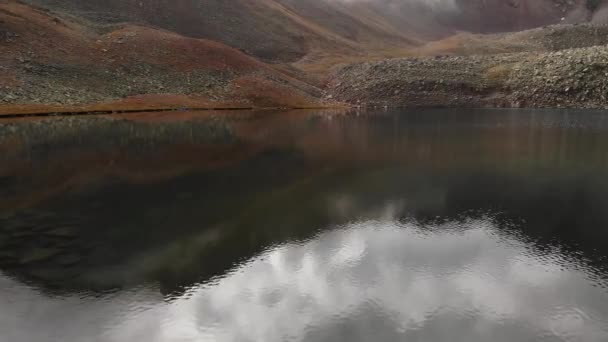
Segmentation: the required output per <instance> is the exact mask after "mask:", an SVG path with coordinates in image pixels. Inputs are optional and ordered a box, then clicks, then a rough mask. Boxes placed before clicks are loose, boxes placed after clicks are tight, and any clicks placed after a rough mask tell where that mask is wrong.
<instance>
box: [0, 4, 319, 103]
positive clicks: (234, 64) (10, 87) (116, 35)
mask: <svg viewBox="0 0 608 342" xmlns="http://www.w3.org/2000/svg"><path fill="white" fill-rule="evenodd" d="M0 50H1V51H2V53H1V54H0V90H1V91H0V104H4V105H9V104H12V105H16V104H57V105H80V104H87V103H99V102H108V101H114V100H120V99H125V98H134V97H135V98H136V97H138V96H140V97H141V96H142V95H159V94H161V95H162V96H163V97H165V98H167V97H169V98H170V97H172V96H180V98H179V99H176V100H175V101H173V102H183V100H184V99H183V97H184V96H191V97H192V98H193V99H194V100H195V101H194V102H195V106H199V107H206V106H215V105H225V106H237V107H241V106H244V107H249V106H262V107H267V106H270V107H272V106H311V105H315V104H317V103H318V101H317V98H318V97H319V94H320V92H319V89H318V88H316V87H315V86H311V85H309V84H307V83H304V82H302V81H299V80H297V79H295V78H293V77H291V76H289V75H287V74H286V73H284V72H281V71H279V70H277V69H275V68H273V67H272V66H269V65H267V64H265V63H263V62H260V61H258V60H256V59H254V58H252V57H251V56H248V55H246V54H244V53H243V52H241V51H239V50H236V49H233V48H231V47H228V46H226V45H224V44H221V43H217V42H213V41H209V40H204V39H194V38H186V37H183V36H181V35H178V34H176V33H173V32H169V31H165V30H159V29H154V28H150V27H144V26H138V25H121V26H117V27H113V29H112V30H111V31H108V32H106V33H99V32H98V31H97V30H95V29H93V28H91V27H89V26H86V25H83V24H82V23H80V22H78V21H75V20H70V18H68V17H58V16H56V15H54V14H53V13H51V12H47V11H43V10H40V9H36V8H32V7H30V6H27V5H23V4H19V3H17V2H15V1H8V2H4V3H0ZM150 101H151V102H154V101H155V100H154V99H153V98H152V99H151V98H149V97H148V98H145V99H144V100H142V102H150ZM157 102H158V101H157ZM161 102H162V101H161ZM169 102H171V101H169Z"/></svg>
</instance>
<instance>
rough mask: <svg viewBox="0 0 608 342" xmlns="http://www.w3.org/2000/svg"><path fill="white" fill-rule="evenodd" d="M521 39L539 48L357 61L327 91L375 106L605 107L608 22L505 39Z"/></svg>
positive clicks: (607, 66)
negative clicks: (599, 25) (491, 52)
mask: <svg viewBox="0 0 608 342" xmlns="http://www.w3.org/2000/svg"><path fill="white" fill-rule="evenodd" d="M581 32H584V33H581ZM517 37H519V38H522V37H527V38H528V39H532V38H535V39H539V41H536V43H535V44H534V45H533V46H535V47H538V48H539V49H540V50H541V51H540V52H534V51H526V52H520V53H500V54H485V55H471V56H448V55H438V56H433V57H421V58H402V59H392V60H385V61H380V62H368V63H360V64H355V65H351V66H347V67H345V68H343V69H341V70H340V71H339V72H338V73H337V75H336V76H335V78H334V79H333V80H332V82H330V85H329V93H331V94H332V95H329V96H330V97H332V98H336V99H338V100H341V101H346V102H348V103H352V104H356V105H372V106H393V105H398V106H461V107H462V106H466V107H480V106H491V107H570V108H608V101H607V96H608V46H607V45H605V44H608V27H596V26H592V25H579V26H563V27H548V28H545V29H542V30H535V31H530V32H524V33H517V34H515V37H513V36H512V35H509V36H508V37H503V38H504V39H506V40H508V41H514V40H516V38H517ZM495 39H496V37H492V38H491V39H489V40H488V41H486V44H487V46H491V44H492V42H493V41H495ZM573 39H574V40H575V41H571V40H573ZM527 44H531V43H530V42H529V41H526V40H525V39H522V40H521V41H520V45H518V46H520V47H525V46H527ZM600 44H601V45H600ZM569 46H574V47H578V48H565V47H569ZM579 46H580V47H579ZM523 50H524V51H525V50H526V49H525V48H524V49H523Z"/></svg>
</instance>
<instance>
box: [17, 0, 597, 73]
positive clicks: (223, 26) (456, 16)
mask: <svg viewBox="0 0 608 342" xmlns="http://www.w3.org/2000/svg"><path fill="white" fill-rule="evenodd" d="M27 1H28V2H29V3H32V4H35V5H38V6H42V7H44V8H49V9H52V10H55V11H60V12H63V13H69V14H72V15H75V16H78V17H82V18H85V19H87V20H89V21H92V22H96V23H98V24H100V25H102V26H107V25H108V24H114V23H122V22H134V21H135V22H139V23H144V24H149V25H153V26H156V27H159V28H163V29H167V30H171V31H174V32H177V33H179V34H182V35H185V36H189V37H194V38H205V39H210V40H214V41H219V42H222V43H224V44H227V45H229V46H232V47H235V48H238V49H241V50H243V51H246V52H247V53H248V54H251V55H253V56H255V57H257V58H261V59H263V60H265V61H273V62H276V61H280V62H294V61H296V60H299V59H301V58H302V57H304V56H307V55H310V54H313V55H317V54H321V55H326V54H340V55H358V54H362V53H363V54H369V53H371V54H382V50H394V49H395V48H404V47H405V48H407V47H411V46H413V45H417V44H418V43H420V42H423V41H428V40H429V39H438V38H442V37H446V36H449V35H451V34H453V33H455V32H458V31H469V32H478V33H488V32H500V31H517V30H523V29H528V28H533V27H538V26H542V25H547V24H552V23H557V22H560V21H561V20H562V18H564V19H567V20H569V21H580V20H585V19H586V17H588V16H589V14H588V13H587V10H586V8H585V3H586V1H587V0H453V1H443V0H440V1H436V0H435V1H427V0H375V1H368V0H231V1H225V0H178V1H168V0H27ZM590 1H593V0H590Z"/></svg>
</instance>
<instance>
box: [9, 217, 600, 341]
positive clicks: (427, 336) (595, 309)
mask: <svg viewBox="0 0 608 342" xmlns="http://www.w3.org/2000/svg"><path fill="white" fill-rule="evenodd" d="M539 253H540V252H537V251H535V250H534V249H533V248H531V247H530V246H528V245H527V244H526V243H525V242H522V241H520V240H519V239H518V238H516V237H513V236H509V235H505V234H504V233H502V232H501V231H500V229H499V227H497V226H496V225H495V224H494V223H493V222H491V221H487V220H477V221H470V222H467V223H450V224H445V225H442V226H440V227H428V226H426V227H423V226H418V225H415V224H407V225H402V224H398V223H395V222H393V221H392V220H383V221H368V222H360V223H355V224H351V225H349V226H346V227H342V228H340V229H336V230H333V231H330V232H326V233H323V234H321V235H319V236H317V237H316V238H314V239H312V240H311V241H309V242H306V243H302V244H287V245H283V246H279V247H277V248H274V249H272V250H269V251H267V252H264V253H263V254H261V255H259V256H257V257H255V258H252V259H251V260H249V261H247V262H246V263H244V264H242V265H240V266H238V267H236V268H235V269H234V270H232V271H231V272H229V273H228V274H226V275H225V276H224V277H223V278H221V279H217V280H215V281H213V282H211V283H208V284H201V285H199V286H196V287H194V288H192V289H191V291H189V292H188V293H186V294H184V295H183V296H181V297H180V298H178V299H176V300H175V301H173V302H171V303H168V302H165V301H164V300H163V298H162V297H160V296H159V295H158V293H157V292H156V291H155V290H154V289H150V288H141V289H136V290H133V291H127V292H123V293H120V294H117V295H113V296H107V297H104V298H81V297H80V296H78V295H73V296H70V297H65V298H52V297H47V296H44V295H42V294H40V293H38V292H37V291H35V290H33V289H29V288H23V287H22V286H21V285H19V284H17V283H15V282H13V281H11V280H9V279H8V278H2V277H0V293H1V294H2V296H0V331H2V335H0V340H2V339H4V340H2V341H5V340H6V341H11V342H39V341H40V342H42V341H45V342H55V341H65V342H79V341H93V342H127V341H149V342H167V341H169V342H181V341H184V342H186V341H188V342H189V341H219V342H222V341H239V342H241V341H267V342H272V341H285V340H291V341H304V340H305V339H304V337H306V336H308V338H309V339H310V340H319V339H323V337H324V336H332V334H338V333H340V332H344V331H343V330H340V329H346V331H349V332H351V333H353V334H354V335H355V336H357V337H358V338H360V339H361V340H366V339H368V338H371V337H373V338H374V340H378V341H382V340H395V338H397V337H399V336H401V337H403V336H404V335H407V334H415V336H417V337H418V340H428V341H431V340H434V341H448V340H450V341H477V340H488V341H489V340H492V341H497V342H500V341H515V340H530V339H532V336H540V335H543V336H545V337H546V338H549V339H551V338H553V339H556V340H562V339H563V340H572V341H588V342H600V341H606V340H608V330H607V329H608V325H607V323H606V316H604V315H605V314H606V309H607V308H608V293H606V291H604V290H603V289H601V288H599V287H594V286H592V285H593V283H592V282H591V281H590V280H589V274H587V273H586V271H585V270H586V268H585V265H581V264H578V263H577V261H576V260H574V259H571V258H565V257H564V256H562V255H561V254H560V252H559V251H558V250H554V251H552V252H544V254H542V255H541V254H539ZM379 322H381V323H379ZM372 327H375V328H372ZM400 339H402V338H400Z"/></svg>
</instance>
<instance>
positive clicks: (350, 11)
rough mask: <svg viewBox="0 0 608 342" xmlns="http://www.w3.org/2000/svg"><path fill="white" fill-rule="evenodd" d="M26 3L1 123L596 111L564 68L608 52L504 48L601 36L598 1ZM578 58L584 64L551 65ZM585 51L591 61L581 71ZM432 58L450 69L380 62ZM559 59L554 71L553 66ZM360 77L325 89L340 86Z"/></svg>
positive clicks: (5, 53)
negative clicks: (168, 113) (361, 112)
mask: <svg viewBox="0 0 608 342" xmlns="http://www.w3.org/2000/svg"><path fill="white" fill-rule="evenodd" d="M26 2H27V3H26ZM26 2H23V1H19V0H0V51H2V53H0V106H1V107H2V108H1V109H0V112H5V113H6V112H11V113H16V112H24V111H26V112H32V111H62V110H64V109H63V108H64V107H65V106H70V108H71V109H70V110H73V109H74V106H79V108H80V109H78V110H91V109H100V108H104V109H108V108H110V109H112V110H113V109H115V108H117V107H120V108H127V109H129V108H140V109H141V108H146V109H153V108H157V107H158V108H165V107H171V108H176V107H177V108H180V107H196V108H219V107H222V108H225V107H238V108H249V107H316V106H323V105H328V104H330V105H333V104H335V102H334V101H336V102H338V101H344V102H348V103H353V104H363V103H367V104H380V105H393V104H399V105H508V106H511V105H526V106H552V105H563V106H591V107H598V106H600V105H601V104H600V100H601V96H600V95H597V94H596V92H597V91H598V90H597V89H602V88H601V87H600V88H597V87H596V86H597V85H598V84H599V83H598V82H600V81H599V79H598V80H596V79H592V77H591V76H589V77H586V78H585V77H583V78H580V79H578V83H577V82H575V81H576V80H577V79H575V78H576V77H578V76H576V75H571V74H573V73H576V72H578V69H576V70H574V69H572V68H573V67H572V66H569V65H568V63H569V61H568V58H570V59H571V60H570V61H576V62H580V63H582V65H585V67H583V68H582V69H585V68H586V69H587V70H590V69H592V68H599V69H601V68H600V67H596V65H600V66H601V63H603V62H602V56H603V55H602V51H601V49H600V48H597V49H595V50H588V51H587V50H584V48H589V47H592V46H598V45H602V44H607V43H608V38H607V37H608V34H607V33H608V30H606V29H605V28H603V27H596V26H587V25H578V26H555V27H549V28H542V29H534V30H530V31H523V32H519V33H513V34H505V33H497V32H503V31H514V30H520V29H523V28H530V27H538V26H539V25H545V24H549V23H556V22H562V23H565V22H579V21H589V20H593V21H594V22H602V20H603V19H602V18H603V15H604V14H603V13H604V12H605V11H606V8H607V7H605V6H604V5H603V3H602V2H597V0H449V1H448V0H446V1H443V0H437V1H432V2H428V1H426V0H424V1H423V0H377V1H364V0H233V1H230V2H228V1H223V0H177V1H168V0H105V1H101V0H78V1H76V0H26ZM591 3H593V4H594V5H590V4H591ZM463 31H465V32H466V33H463ZM481 33H483V34H481ZM442 37H447V38H445V39H441V40H437V39H439V38H442ZM427 41H433V42H431V43H428V44H427V43H426V42H427ZM572 48H583V50H572V51H573V52H572V53H570V52H568V54H564V55H553V54H551V52H554V51H562V50H564V51H566V50H567V49H572ZM590 51H591V52H593V56H594V57H593V58H591V59H589V58H587V59H585V58H583V56H582V54H584V53H586V52H590ZM514 53H520V54H514ZM437 55H440V56H444V55H453V56H454V57H441V58H435V57H433V58H426V59H425V58H421V59H411V58H410V59H396V60H388V61H381V62H370V61H378V60H381V59H385V58H387V57H403V56H437ZM455 56H472V57H466V58H465V57H455ZM551 58H556V59H557V61H555V63H556V64H551V63H553V62H551V63H549V62H542V61H543V60H548V59H551ZM360 61H365V63H363V64H355V65H352V66H349V67H346V68H344V69H342V71H340V72H339V73H338V74H337V75H335V76H332V77H330V78H329V79H328V77H327V76H328V75H329V73H328V71H329V70H336V69H338V68H340V67H341V66H342V65H346V64H348V63H353V62H360ZM534 63H540V64H538V65H537V64H534ZM543 63H544V64H543ZM545 64H546V65H545ZM543 65H545V66H543ZM599 69H598V70H599ZM522 70H523V71H522ZM530 70H532V71H534V72H533V73H532V74H526V72H529V71H530ZM602 70H603V69H602ZM600 71H601V70H600ZM562 72H563V74H560V73H562ZM534 75H536V76H538V77H537V78H535V79H533V80H532V79H531V77H532V76H534ZM593 75H595V74H593ZM549 77H563V78H564V80H558V81H553V80H552V79H549ZM327 82H329V86H328V88H327V89H324V91H325V94H326V96H325V97H323V90H322V88H323V87H325V86H326V84H327ZM534 82H537V83H534ZM586 82H587V83H586ZM567 83H573V86H568V85H566V84H567ZM520 85H521V87H526V86H527V87H529V88H518V87H519V86H520ZM564 85H566V86H565V87H564ZM583 87H588V89H587V88H585V89H582V88H583ZM558 88H559V89H562V88H563V89H565V88H568V89H569V90H568V91H567V94H561V93H560V90H559V89H558ZM579 88H581V89H579ZM528 89H530V90H536V95H535V96H536V97H529V96H531V95H530V94H531V92H528ZM563 89H562V90H563ZM586 90H589V92H586ZM518 94H523V95H518ZM580 94H584V96H579V95H580ZM590 94H591V95H590ZM594 94H596V95H594ZM522 96H523V98H521V97H522ZM597 96H600V97H597ZM562 102H563V103H562ZM100 103H101V104H102V105H98V104H100ZM91 104H95V107H91ZM23 105H27V108H23ZM49 106H51V107H49Z"/></svg>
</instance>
